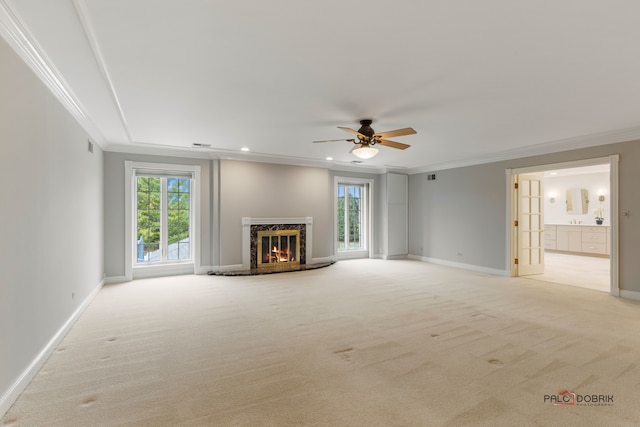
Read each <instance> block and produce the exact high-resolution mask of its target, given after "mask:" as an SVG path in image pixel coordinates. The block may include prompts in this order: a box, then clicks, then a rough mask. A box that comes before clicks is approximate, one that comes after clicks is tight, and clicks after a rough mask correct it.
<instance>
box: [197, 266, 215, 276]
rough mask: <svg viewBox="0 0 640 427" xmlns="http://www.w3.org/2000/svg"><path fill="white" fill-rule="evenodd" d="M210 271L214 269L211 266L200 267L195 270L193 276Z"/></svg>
mask: <svg viewBox="0 0 640 427" xmlns="http://www.w3.org/2000/svg"><path fill="white" fill-rule="evenodd" d="M210 271H214V267H213V266H211V265H201V266H200V267H199V268H196V271H195V274H200V275H202V274H207V273H208V272H210Z"/></svg>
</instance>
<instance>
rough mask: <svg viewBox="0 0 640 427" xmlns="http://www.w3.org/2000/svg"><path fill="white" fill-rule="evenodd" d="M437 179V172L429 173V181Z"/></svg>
mask: <svg viewBox="0 0 640 427" xmlns="http://www.w3.org/2000/svg"><path fill="white" fill-rule="evenodd" d="M435 180H436V174H435V173H430V174H429V175H427V181H435Z"/></svg>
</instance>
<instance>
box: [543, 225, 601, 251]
mask: <svg viewBox="0 0 640 427" xmlns="http://www.w3.org/2000/svg"><path fill="white" fill-rule="evenodd" d="M609 241H610V227H609V226H607V225H556V224H545V226H544V248H545V250H555V251H562V252H574V253H581V254H584V255H609V254H610V248H609Z"/></svg>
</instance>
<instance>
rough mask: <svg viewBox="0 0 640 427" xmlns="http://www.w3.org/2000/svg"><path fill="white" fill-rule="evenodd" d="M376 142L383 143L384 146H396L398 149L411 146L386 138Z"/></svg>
mask: <svg viewBox="0 0 640 427" xmlns="http://www.w3.org/2000/svg"><path fill="white" fill-rule="evenodd" d="M378 144H380V145H384V146H385V147H391V148H397V149H398V150H406V149H407V148H409V147H411V146H410V145H409V144H403V143H401V142H395V141H389V140H388V139H380V140H378Z"/></svg>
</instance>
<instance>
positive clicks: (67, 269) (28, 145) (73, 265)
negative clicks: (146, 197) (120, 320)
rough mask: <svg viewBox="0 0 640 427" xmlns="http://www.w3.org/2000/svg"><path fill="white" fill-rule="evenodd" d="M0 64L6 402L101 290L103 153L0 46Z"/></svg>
mask: <svg viewBox="0 0 640 427" xmlns="http://www.w3.org/2000/svg"><path fill="white" fill-rule="evenodd" d="M0 63H1V64H2V66H1V67H0V93H2V96H1V97H0V132H1V138H0V182H2V197H1V198H0V224H2V225H1V226H0V343H1V344H0V348H1V350H0V398H2V396H4V395H5V393H7V392H8V391H9V389H10V387H11V386H12V385H13V384H15V383H16V381H17V380H18V378H19V377H20V376H21V375H22V374H23V373H24V372H25V370H26V369H27V368H28V367H29V365H30V364H31V362H32V361H34V359H35V358H36V357H37V356H38V355H39V353H40V352H41V351H42V350H43V349H45V347H46V346H47V344H48V343H49V341H50V340H51V339H52V338H53V337H54V336H55V335H56V334H57V333H58V331H60V330H61V328H62V327H63V326H64V325H65V323H66V322H67V320H69V319H70V318H71V317H72V315H73V313H74V312H75V311H76V310H77V309H78V308H79V307H80V306H81V304H82V302H83V301H84V300H86V299H87V298H88V297H89V296H90V295H91V293H92V291H94V290H96V288H97V287H98V286H99V285H100V283H101V280H102V278H103V272H104V266H103V259H104V254H103V248H104V242H103V233H102V231H103V226H102V225H103V222H104V221H103V212H104V211H103V198H102V192H103V153H102V150H101V149H100V147H98V146H97V145H95V146H94V153H93V154H91V153H89V151H88V149H87V135H86V133H85V132H84V131H83V130H82V128H81V127H80V126H79V125H78V124H77V122H76V121H75V120H74V119H73V118H72V117H71V115H70V114H69V113H68V112H67V110H66V109H65V108H64V107H63V106H62V105H60V103H59V102H58V101H57V100H56V99H55V98H54V97H53V96H52V95H51V94H50V92H49V90H48V89H47V88H46V87H45V86H44V85H43V84H42V83H41V82H40V80H39V79H38V78H36V76H35V75H34V74H33V73H32V72H31V70H30V69H29V68H28V67H27V66H26V65H25V64H24V63H23V62H22V60H21V59H19V58H18V57H17V55H16V54H15V53H14V52H13V50H11V48H9V47H8V46H7V45H6V44H5V42H4V40H2V39H1V38H0ZM72 295H73V298H72ZM5 403H6V402H5ZM9 403H10V402H9ZM2 412H3V411H1V410H0V415H2Z"/></svg>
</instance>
